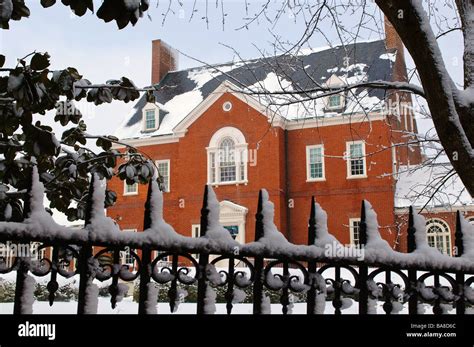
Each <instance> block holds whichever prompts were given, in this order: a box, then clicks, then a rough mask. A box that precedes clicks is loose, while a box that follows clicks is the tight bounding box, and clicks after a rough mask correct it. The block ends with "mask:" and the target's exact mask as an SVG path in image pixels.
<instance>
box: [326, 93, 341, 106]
mask: <svg viewBox="0 0 474 347" xmlns="http://www.w3.org/2000/svg"><path fill="white" fill-rule="evenodd" d="M341 106H342V96H341V95H339V94H336V95H331V96H329V97H328V108H330V109H335V108H341Z"/></svg>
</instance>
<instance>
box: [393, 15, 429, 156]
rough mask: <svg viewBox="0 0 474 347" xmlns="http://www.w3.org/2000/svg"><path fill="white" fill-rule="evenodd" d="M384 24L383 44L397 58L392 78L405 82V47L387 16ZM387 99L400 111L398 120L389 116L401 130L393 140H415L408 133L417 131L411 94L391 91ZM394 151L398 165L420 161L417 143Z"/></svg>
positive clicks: (398, 141)
mask: <svg viewBox="0 0 474 347" xmlns="http://www.w3.org/2000/svg"><path fill="white" fill-rule="evenodd" d="M384 24H385V46H386V48H387V50H391V49H396V50H397V59H396V61H395V65H394V66H393V72H392V80H393V81H398V82H406V81H407V80H408V75H407V68H406V63H405V47H404V45H403V41H402V39H401V38H400V36H399V35H398V33H397V31H396V30H395V28H394V27H393V25H392V23H390V21H389V20H388V18H387V17H384ZM389 99H391V101H392V105H398V107H399V113H400V116H399V119H398V120H396V119H395V118H391V119H392V121H395V123H392V128H393V129H396V130H401V131H402V132H397V133H394V134H393V136H394V139H395V142H397V143H403V142H410V141H415V140H416V138H415V137H414V136H411V135H409V134H411V133H417V132H418V127H417V125H416V121H415V118H414V114H413V111H411V107H413V103H412V98H411V95H410V94H409V93H406V92H401V91H393V92H392V93H391V94H390V96H389ZM392 107H393V106H392ZM396 152H397V161H398V163H399V164H400V165H413V164H419V163H421V162H422V153H421V148H420V147H419V146H417V145H411V146H408V145H407V146H399V147H397V149H396Z"/></svg>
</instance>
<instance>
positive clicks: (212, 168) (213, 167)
mask: <svg viewBox="0 0 474 347" xmlns="http://www.w3.org/2000/svg"><path fill="white" fill-rule="evenodd" d="M209 160H210V161H211V162H210V165H209V166H210V168H209V170H210V172H209V177H210V180H211V183H214V182H215V181H216V154H215V153H210V155H209Z"/></svg>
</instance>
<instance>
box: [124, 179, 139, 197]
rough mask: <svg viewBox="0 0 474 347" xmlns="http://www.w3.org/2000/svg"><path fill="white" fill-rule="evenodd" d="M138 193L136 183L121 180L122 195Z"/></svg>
mask: <svg viewBox="0 0 474 347" xmlns="http://www.w3.org/2000/svg"><path fill="white" fill-rule="evenodd" d="M137 194H138V183H133V184H128V183H127V181H123V195H137Z"/></svg>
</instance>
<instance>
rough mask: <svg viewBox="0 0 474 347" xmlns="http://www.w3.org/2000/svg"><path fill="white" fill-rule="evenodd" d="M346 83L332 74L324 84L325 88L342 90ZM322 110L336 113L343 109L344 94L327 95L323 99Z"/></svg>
mask: <svg viewBox="0 0 474 347" xmlns="http://www.w3.org/2000/svg"><path fill="white" fill-rule="evenodd" d="M345 84H346V83H345V82H344V81H343V80H342V79H341V78H340V77H339V76H337V75H335V74H333V75H331V76H330V77H329V79H328V80H327V81H326V83H324V86H325V87H328V88H342V87H343V86H344V85H345ZM324 104H325V105H324V108H325V110H326V111H333V112H334V111H338V110H341V109H343V108H344V105H345V97H344V93H343V92H340V93H336V94H332V95H328V96H326V97H325V98H324Z"/></svg>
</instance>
